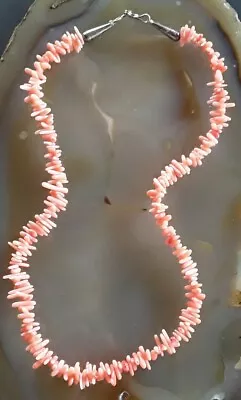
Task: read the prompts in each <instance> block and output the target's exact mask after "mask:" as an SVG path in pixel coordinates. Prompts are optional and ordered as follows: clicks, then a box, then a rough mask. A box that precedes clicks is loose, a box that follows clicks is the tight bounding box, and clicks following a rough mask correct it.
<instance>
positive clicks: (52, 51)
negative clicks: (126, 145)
mask: <svg viewBox="0 0 241 400" xmlns="http://www.w3.org/2000/svg"><path fill="white" fill-rule="evenodd" d="M74 30H75V32H74V33H71V34H70V33H69V32H66V33H65V34H64V35H63V36H62V37H61V39H60V41H58V40H56V41H55V42H54V44H52V43H48V44H47V50H46V52H45V53H44V54H43V55H42V56H40V55H37V57H36V58H37V60H36V61H35V62H34V69H30V68H26V69H25V72H26V74H28V75H29V76H30V79H29V82H28V83H26V84H24V85H22V86H21V89H22V90H25V91H27V92H28V95H27V97H26V98H25V102H26V103H27V104H29V105H30V106H31V108H32V113H31V117H32V118H34V119H35V121H36V124H37V128H38V129H37V131H36V132H35V133H36V134H37V135H40V137H41V138H42V140H43V143H44V145H45V147H46V150H47V152H46V154H45V156H44V157H45V159H46V160H47V163H46V168H45V170H46V172H47V173H48V174H49V175H50V176H51V178H50V180H49V181H47V182H43V183H42V186H43V187H44V188H45V189H47V190H48V196H47V198H46V200H45V201H44V205H45V208H44V210H43V212H42V213H41V214H39V215H35V217H34V219H33V220H32V221H29V222H28V223H27V225H26V226H24V227H23V228H22V231H21V232H20V237H19V239H18V240H14V241H13V242H11V243H9V245H10V246H11V247H12V248H13V250H14V251H13V253H12V255H11V260H10V263H9V266H8V270H9V273H8V275H6V276H4V279H9V280H10V281H11V282H12V284H13V289H12V290H10V291H9V293H8V296H7V298H8V299H9V300H13V303H12V307H13V308H16V309H17V310H18V319H19V320H20V321H21V336H22V338H23V339H24V341H25V342H26V343H27V347H26V350H27V351H28V352H29V353H31V354H32V355H33V357H34V358H35V359H36V361H35V363H34V364H33V368H38V367H40V366H41V365H48V367H49V368H50V370H51V375H52V376H57V377H62V378H63V379H64V380H65V381H67V382H68V385H69V386H71V385H73V384H79V385H80V388H81V389H84V388H85V387H88V386H89V385H90V384H95V383H96V382H97V381H102V380H105V381H107V382H108V383H110V384H111V385H113V386H115V385H116V383H117V380H120V379H121V378H122V375H123V373H129V374H130V375H134V373H135V371H136V370H137V369H138V368H139V367H141V368H143V369H145V368H147V369H151V361H154V360H156V359H157V358H158V357H159V356H164V354H165V353H166V352H167V353H168V354H170V355H172V354H174V353H175V352H176V349H177V348H178V347H179V346H180V344H181V342H182V341H184V342H188V341H189V340H190V339H191V336H192V334H193V333H194V327H195V326H196V325H198V324H200V323H201V319H200V310H201V307H202V302H203V300H204V299H205V295H204V294H203V292H202V284H200V283H199V282H198V269H197V264H196V263H195V262H193V260H192V258H191V253H192V251H191V250H189V249H188V248H187V247H186V246H183V244H182V242H181V239H180V236H179V235H177V233H176V231H175V229H174V227H173V226H171V225H169V222H170V220H171V218H172V217H171V215H170V214H166V210H167V208H168V207H167V206H166V205H165V204H164V203H163V202H162V200H163V198H164V196H165V194H166V191H167V188H168V187H169V186H170V185H173V184H174V183H176V182H177V180H178V179H179V178H182V177H183V176H184V175H186V174H190V171H191V167H197V166H200V165H201V164H202V160H203V159H204V157H206V156H207V155H208V154H210V153H211V150H212V148H213V147H214V146H215V145H216V144H217V143H218V139H219V136H220V134H221V133H222V131H223V128H224V127H226V126H228V122H229V121H230V118H229V117H228V116H226V110H227V108H229V107H233V106H234V103H228V101H229V99H230V97H229V96H228V92H227V90H226V89H225V86H227V85H226V84H225V83H224V80H223V73H224V72H225V71H226V69H227V67H226V66H225V64H224V59H223V58H220V54H219V53H217V52H215V51H214V49H213V46H212V43H211V42H209V41H207V40H206V39H205V38H204V37H203V35H202V34H198V33H196V31H195V28H194V27H192V28H189V27H188V26H187V25H186V26H184V27H182V28H181V31H180V45H181V46H183V45H185V44H188V43H191V44H193V45H194V46H197V47H199V48H200V49H201V50H202V52H203V53H205V54H206V56H207V59H208V61H209V63H210V67H211V70H212V73H213V82H211V83H208V85H209V86H212V87H213V93H212V96H211V98H210V100H209V101H208V104H209V105H211V106H212V107H213V110H212V111H210V129H209V131H208V132H207V134H206V136H200V137H199V140H200V143H201V145H200V147H195V148H194V149H193V150H192V151H191V152H190V154H189V156H188V157H186V156H184V155H182V156H181V160H180V161H176V160H172V162H171V163H170V164H169V165H168V166H166V167H165V169H164V170H163V171H162V172H161V175H160V176H159V177H158V178H155V179H154V180H153V184H154V188H153V189H152V190H149V191H148V192H147V195H148V196H149V198H150V199H151V209H150V212H151V213H152V214H153V216H154V218H155V220H156V223H157V225H158V226H159V227H160V229H161V231H162V234H163V236H164V238H165V243H166V245H167V246H169V247H171V248H172V252H173V255H174V256H175V257H176V258H177V261H178V262H179V264H180V268H181V274H182V276H183V279H184V280H185V281H186V285H185V297H186V299H187V301H186V308H184V309H182V310H181V313H180V316H179V324H178V327H177V328H176V329H175V330H174V331H173V332H172V334H171V335H170V336H169V335H168V333H167V332H166V331H165V330H164V329H163V330H162V332H161V333H160V334H159V335H154V342H155V345H154V346H153V348H152V349H151V350H149V349H144V347H143V346H140V347H139V348H138V350H137V351H136V352H133V353H132V354H131V355H127V356H126V357H125V359H123V360H122V361H116V360H113V361H112V362H111V363H103V362H100V363H99V365H93V364H91V363H89V362H87V363H86V364H85V366H84V368H81V367H80V363H79V362H76V364H75V365H74V366H69V365H68V364H67V363H66V362H65V361H64V360H62V359H60V358H59V357H58V356H57V355H55V354H54V352H53V351H52V350H51V348H50V347H49V340H48V339H43V337H42V335H41V333H40V324H39V322H37V321H35V313H34V308H35V305H36V302H35V301H34V298H33V292H34V287H33V285H32V284H31V283H30V275H29V274H28V273H27V272H25V269H28V268H29V267H30V265H29V262H28V259H29V257H30V256H31V255H32V251H33V250H36V247H35V245H36V243H37V242H38V238H39V236H48V235H49V233H50V231H51V230H52V228H55V227H56V224H55V223H54V222H53V219H56V218H57V217H58V214H59V213H60V212H61V211H65V209H66V206H67V203H68V201H67V199H66V197H65V196H66V194H67V193H68V189H67V188H66V186H65V185H66V184H67V183H68V180H67V176H66V174H65V168H64V166H63V163H62V161H61V149H60V147H59V146H58V145H57V144H56V142H57V133H56V131H55V127H54V115H53V113H52V111H51V109H50V108H49V107H48V106H47V104H46V103H45V102H44V101H43V100H42V98H43V97H44V93H43V91H42V85H43V84H44V83H45V82H46V79H47V78H46V76H45V71H47V70H50V69H51V64H52V63H60V61H61V57H62V56H64V55H66V54H67V53H71V52H73V51H75V52H77V53H79V52H80V50H81V49H82V47H83V45H84V40H83V37H82V35H81V34H80V32H79V31H78V29H77V28H76V27H75V28H74Z"/></svg>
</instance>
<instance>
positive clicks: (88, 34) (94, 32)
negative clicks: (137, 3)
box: [83, 10, 180, 42]
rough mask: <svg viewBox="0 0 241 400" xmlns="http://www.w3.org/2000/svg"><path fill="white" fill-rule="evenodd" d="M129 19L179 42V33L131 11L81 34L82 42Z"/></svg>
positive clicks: (149, 17)
mask: <svg viewBox="0 0 241 400" xmlns="http://www.w3.org/2000/svg"><path fill="white" fill-rule="evenodd" d="M126 16H127V17H130V18H133V19H137V20H139V21H141V22H143V23H145V24H150V25H152V26H154V28H156V29H157V30H159V32H161V33H162V34H163V35H165V36H167V37H168V38H169V39H171V40H173V41H175V42H177V41H178V40H180V33H179V32H178V31H176V30H175V29H172V28H169V27H168V26H165V25H162V24H160V22H156V21H153V19H152V18H151V16H150V15H149V14H147V13H144V14H136V13H134V12H133V11H131V10H125V12H124V13H123V14H121V15H119V16H118V17H116V18H115V19H112V20H110V21H108V22H107V23H106V24H103V25H100V26H97V27H95V28H91V29H88V30H87V31H85V32H84V33H83V37H84V40H85V41H86V42H89V41H90V40H92V39H95V38H96V37H98V36H101V35H102V34H103V33H104V32H106V31H108V30H109V29H111V28H112V27H113V26H115V24H116V23H118V22H119V21H121V20H122V19H123V18H125V17H126Z"/></svg>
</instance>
